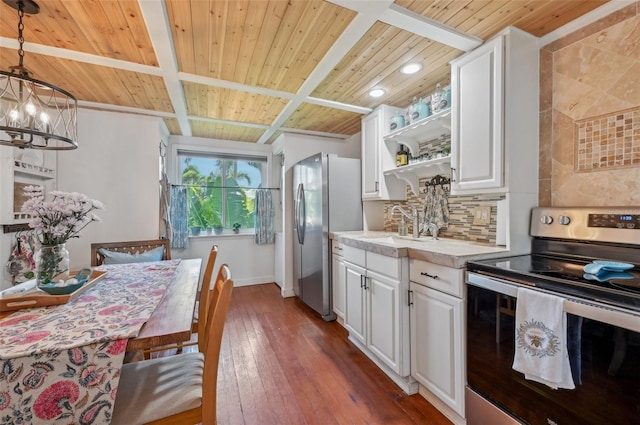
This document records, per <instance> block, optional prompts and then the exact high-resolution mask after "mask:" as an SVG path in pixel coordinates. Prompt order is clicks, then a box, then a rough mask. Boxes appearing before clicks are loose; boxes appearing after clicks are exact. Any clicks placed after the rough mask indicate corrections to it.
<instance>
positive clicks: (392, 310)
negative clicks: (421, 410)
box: [343, 246, 417, 394]
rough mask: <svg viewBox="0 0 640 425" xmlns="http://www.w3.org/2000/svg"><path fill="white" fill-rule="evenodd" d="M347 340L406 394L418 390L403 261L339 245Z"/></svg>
mask: <svg viewBox="0 0 640 425" xmlns="http://www.w3.org/2000/svg"><path fill="white" fill-rule="evenodd" d="M343 252H344V265H345V270H346V304H345V312H344V324H345V327H346V329H347V330H348V331H349V339H350V340H351V341H352V342H353V343H354V344H356V346H358V348H360V349H361V350H362V351H363V352H364V353H365V354H367V356H369V358H371V359H372V360H373V361H374V362H375V363H376V364H377V365H378V366H379V367H381V369H382V370H383V371H384V372H385V373H387V375H389V377H391V379H393V380H394V381H395V382H396V383H397V384H398V385H399V386H400V387H401V388H402V389H403V390H404V391H405V392H407V393H408V394H414V393H415V392H417V384H416V383H415V380H413V379H412V378H411V377H410V370H411V364H410V358H409V354H410V352H409V351H410V346H409V311H408V299H407V296H408V289H409V285H408V260H407V258H406V257H403V258H393V257H386V256H383V255H379V254H376V253H373V252H368V251H364V250H361V249H358V248H353V247H349V246H345V247H344V251H343Z"/></svg>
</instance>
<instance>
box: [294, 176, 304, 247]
mask: <svg viewBox="0 0 640 425" xmlns="http://www.w3.org/2000/svg"><path fill="white" fill-rule="evenodd" d="M303 202H304V187H303V185H302V183H299V184H298V190H297V192H296V201H295V203H294V205H293V210H294V211H293V214H294V216H295V221H296V231H297V234H298V243H299V244H301V245H302V244H303V243H304V227H303V226H304V224H303V223H304V213H302V208H301V207H302V203H303ZM301 213H302V214H301Z"/></svg>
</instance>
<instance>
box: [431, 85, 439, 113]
mask: <svg viewBox="0 0 640 425" xmlns="http://www.w3.org/2000/svg"><path fill="white" fill-rule="evenodd" d="M441 100H442V89H441V88H440V83H438V84H436V90H435V91H434V92H433V94H432V95H431V112H432V113H434V114H436V113H438V112H440V108H441V106H442V105H441V103H440V101H441Z"/></svg>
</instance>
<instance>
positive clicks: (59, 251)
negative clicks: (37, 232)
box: [35, 244, 69, 285]
mask: <svg viewBox="0 0 640 425" xmlns="http://www.w3.org/2000/svg"><path fill="white" fill-rule="evenodd" d="M35 260H36V283H37V284H38V285H46V284H47V283H51V282H58V281H60V280H67V279H69V251H67V248H65V246H64V244H60V245H43V246H41V247H40V248H39V249H37V250H36V255H35Z"/></svg>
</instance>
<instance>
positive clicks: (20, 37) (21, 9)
mask: <svg viewBox="0 0 640 425" xmlns="http://www.w3.org/2000/svg"><path fill="white" fill-rule="evenodd" d="M23 17H24V5H23V4H22V2H20V3H19V5H18V18H19V20H18V43H19V44H20V47H19V48H18V56H20V63H19V64H18V65H19V66H20V68H22V67H23V62H24V49H23V48H22V45H23V44H24V36H23V35H22V30H24V23H23V22H22V18H23Z"/></svg>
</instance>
